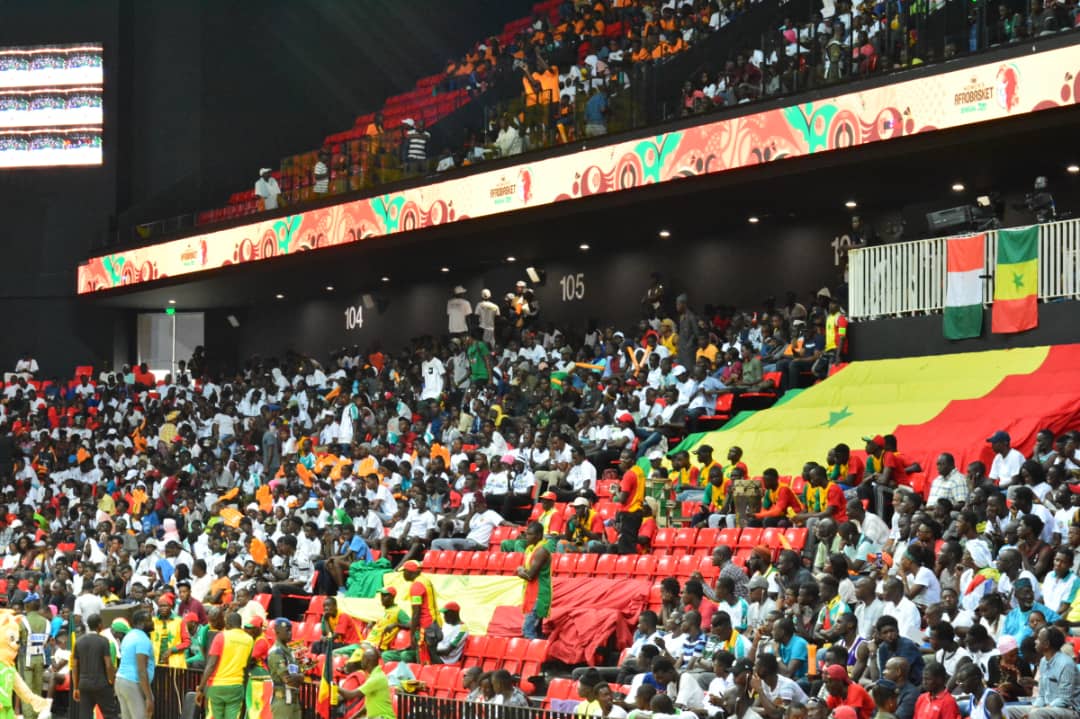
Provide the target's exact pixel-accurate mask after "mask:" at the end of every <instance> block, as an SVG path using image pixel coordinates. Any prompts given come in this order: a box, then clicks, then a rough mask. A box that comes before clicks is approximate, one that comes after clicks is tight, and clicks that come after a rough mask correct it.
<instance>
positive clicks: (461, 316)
mask: <svg viewBox="0 0 1080 719" xmlns="http://www.w3.org/2000/svg"><path fill="white" fill-rule="evenodd" d="M496 309H498V308H496ZM472 312H473V308H472V305H471V304H469V301H468V300H467V299H465V288H464V287H462V286H461V285H458V286H457V287H455V288H454V296H453V297H451V298H450V299H448V300H447V301H446V316H447V317H449V318H450V319H449V323H450V326H449V332H450V334H451V335H463V334H465V333H466V332H468V331H469V323H468V317H469V315H471V314H472ZM493 327H494V324H493Z"/></svg>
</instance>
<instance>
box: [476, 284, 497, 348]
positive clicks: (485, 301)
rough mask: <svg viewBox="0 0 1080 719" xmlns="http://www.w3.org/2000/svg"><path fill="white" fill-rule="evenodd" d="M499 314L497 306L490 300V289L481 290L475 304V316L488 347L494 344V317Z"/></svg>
mask: <svg viewBox="0 0 1080 719" xmlns="http://www.w3.org/2000/svg"><path fill="white" fill-rule="evenodd" d="M500 314H502V313H501V311H500V310H499V306H498V305H497V304H495V303H494V302H492V301H491V290H488V289H484V290H481V291H480V302H479V303H478V304H477V305H476V317H477V319H478V320H479V322H478V324H479V325H480V329H481V330H483V332H484V342H485V343H487V345H488V346H489V347H494V346H495V318H496V317H498V316H499V315H500Z"/></svg>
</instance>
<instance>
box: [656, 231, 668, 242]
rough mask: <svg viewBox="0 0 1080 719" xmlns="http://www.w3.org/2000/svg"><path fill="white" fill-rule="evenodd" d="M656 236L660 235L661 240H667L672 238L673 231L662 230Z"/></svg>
mask: <svg viewBox="0 0 1080 719" xmlns="http://www.w3.org/2000/svg"><path fill="white" fill-rule="evenodd" d="M656 234H658V235H660V238H661V239H664V240H666V239H667V238H669V237H671V230H660V231H659V232H657V233H656Z"/></svg>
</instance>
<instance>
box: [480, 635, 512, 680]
mask: <svg viewBox="0 0 1080 719" xmlns="http://www.w3.org/2000/svg"><path fill="white" fill-rule="evenodd" d="M506 642H507V638H506V637H488V642H487V646H486V647H485V648H484V656H482V657H481V660H482V663H481V665H480V668H481V669H483V670H484V671H485V672H490V671H493V670H495V669H498V668H499V664H501V663H502V658H503V654H504V653H505V652H506Z"/></svg>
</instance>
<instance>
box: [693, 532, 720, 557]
mask: <svg viewBox="0 0 1080 719" xmlns="http://www.w3.org/2000/svg"><path fill="white" fill-rule="evenodd" d="M719 543H720V530H719V529H713V528H711V527H705V528H704V529H699V530H698V533H697V538H696V539H694V549H706V550H708V551H710V552H711V551H712V550H713V549H714V548H715V547H716V545H717V544H719Z"/></svg>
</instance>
